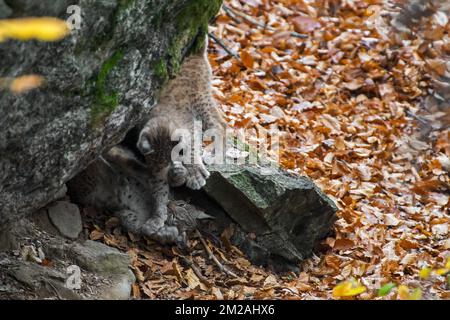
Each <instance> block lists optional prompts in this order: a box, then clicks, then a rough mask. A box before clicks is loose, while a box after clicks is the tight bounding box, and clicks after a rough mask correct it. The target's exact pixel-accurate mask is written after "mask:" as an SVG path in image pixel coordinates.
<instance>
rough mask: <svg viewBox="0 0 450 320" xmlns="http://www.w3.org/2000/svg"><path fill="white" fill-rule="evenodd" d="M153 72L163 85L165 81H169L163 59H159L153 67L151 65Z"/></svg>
mask: <svg viewBox="0 0 450 320" xmlns="http://www.w3.org/2000/svg"><path fill="white" fill-rule="evenodd" d="M153 72H154V73H155V75H156V76H157V77H158V78H160V79H161V80H162V81H163V83H165V82H166V81H167V80H169V73H168V71H167V64H166V61H165V60H164V59H159V60H158V61H157V62H156V63H155V64H154V65H153Z"/></svg>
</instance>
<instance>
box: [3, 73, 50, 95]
mask: <svg viewBox="0 0 450 320" xmlns="http://www.w3.org/2000/svg"><path fill="white" fill-rule="evenodd" d="M43 83H44V78H43V77H42V76H38V75H25V76H20V77H17V78H15V79H13V80H12V81H11V83H10V85H9V89H10V90H11V91H12V92H14V93H16V94H20V93H24V92H26V91H29V90H32V89H36V88H39V87H40V86H41V85H42V84H43Z"/></svg>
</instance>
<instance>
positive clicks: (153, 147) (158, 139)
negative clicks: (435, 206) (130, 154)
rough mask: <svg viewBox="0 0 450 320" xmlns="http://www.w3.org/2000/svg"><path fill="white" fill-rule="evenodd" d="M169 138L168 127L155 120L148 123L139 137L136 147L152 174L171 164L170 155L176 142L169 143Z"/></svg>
mask: <svg viewBox="0 0 450 320" xmlns="http://www.w3.org/2000/svg"><path fill="white" fill-rule="evenodd" d="M171 136H172V128H171V127H170V125H167V124H165V123H163V122H161V121H156V120H155V121H151V122H149V123H148V124H147V125H146V126H145V127H144V129H143V130H142V132H141V134H140V136H139V141H138V145H137V147H138V149H139V150H140V152H141V153H142V155H143V156H144V157H145V161H146V164H147V165H148V166H149V167H150V168H152V170H153V171H154V172H157V171H160V170H163V169H164V168H166V167H167V166H169V165H170V164H171V163H172V159H171V153H172V149H173V147H174V146H175V145H176V142H173V141H171Z"/></svg>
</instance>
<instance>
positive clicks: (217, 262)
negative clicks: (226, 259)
mask: <svg viewBox="0 0 450 320" xmlns="http://www.w3.org/2000/svg"><path fill="white" fill-rule="evenodd" d="M195 232H196V234H197V237H198V238H199V239H200V241H201V243H202V244H203V246H204V247H205V250H206V252H207V253H208V258H209V259H210V260H212V261H213V262H214V264H215V265H216V266H217V267H218V268H219V270H220V271H221V272H224V273H226V274H227V275H229V276H232V277H234V278H237V275H236V274H235V273H234V272H233V271H231V270H229V269H228V268H227V267H226V266H224V265H223V264H222V263H221V262H220V261H219V259H217V257H216V256H215V255H214V253H213V252H212V250H211V248H210V247H209V246H208V244H207V243H206V240H205V239H204V238H203V236H202V234H201V233H200V232H199V231H198V230H197V229H196V230H195Z"/></svg>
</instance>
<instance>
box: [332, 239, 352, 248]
mask: <svg viewBox="0 0 450 320" xmlns="http://www.w3.org/2000/svg"><path fill="white" fill-rule="evenodd" d="M354 246H355V243H354V242H353V241H352V240H350V239H336V241H335V242H334V246H333V249H334V250H348V249H351V248H352V247H354Z"/></svg>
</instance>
